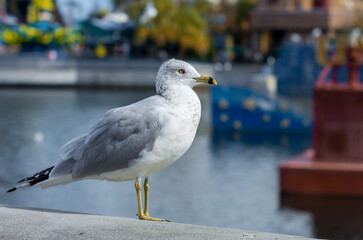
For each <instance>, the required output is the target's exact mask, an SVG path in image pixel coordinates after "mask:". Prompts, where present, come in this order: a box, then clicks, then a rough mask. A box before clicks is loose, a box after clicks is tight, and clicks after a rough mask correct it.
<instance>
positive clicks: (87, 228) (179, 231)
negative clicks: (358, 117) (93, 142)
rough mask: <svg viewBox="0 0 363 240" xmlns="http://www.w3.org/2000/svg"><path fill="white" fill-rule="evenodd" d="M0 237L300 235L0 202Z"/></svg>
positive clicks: (268, 238) (279, 238) (267, 238)
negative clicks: (52, 209) (54, 209)
mask: <svg viewBox="0 0 363 240" xmlns="http://www.w3.org/2000/svg"><path fill="white" fill-rule="evenodd" d="M0 239H1V240H7V239H67V240H68V239H242V240H243V239H253V240H294V239H298V240H303V239H308V238H304V237H299V236H288V235H280V234H272V233H262V232H253V231H244V230H237V229H227V228H217V227H206V226H197V225H187V224H179V223H160V222H149V221H141V220H137V219H136V218H135V219H128V218H121V217H110V216H99V215H87V214H79V213H69V212H60V211H51V210H44V209H43V210H42V209H20V208H14V207H9V206H0Z"/></svg>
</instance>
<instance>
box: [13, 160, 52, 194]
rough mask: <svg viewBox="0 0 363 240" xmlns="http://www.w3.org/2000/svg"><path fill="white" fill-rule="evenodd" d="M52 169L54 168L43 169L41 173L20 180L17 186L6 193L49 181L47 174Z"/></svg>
mask: <svg viewBox="0 0 363 240" xmlns="http://www.w3.org/2000/svg"><path fill="white" fill-rule="evenodd" d="M53 168H54V166H53V167H50V168H47V169H44V170H43V171H40V172H38V173H36V174H34V175H33V176H31V177H26V178H23V179H21V180H20V181H19V182H18V183H19V185H18V186H16V187H14V188H12V189H9V190H8V192H13V191H15V190H17V189H20V188H25V187H29V186H34V185H35V184H39V183H41V182H43V181H46V180H47V179H49V174H50V173H51V171H52V170H53Z"/></svg>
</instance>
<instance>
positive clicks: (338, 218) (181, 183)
mask: <svg viewBox="0 0 363 240" xmlns="http://www.w3.org/2000/svg"><path fill="white" fill-rule="evenodd" d="M153 93H154V91H153V90H119V91H92V90H74V89H60V90H55V89H52V90H49V89H7V90H1V91H0V116H1V118H0V133H1V136H2V137H1V139H0V164H1V165H0V166H1V168H0V204H6V205H12V206H20V207H36V208H50V209H57V210H65V211H75V212H85V213H93V214H102V215H114V216H122V217H131V218H135V214H136V210H137V206H136V196H135V192H134V191H135V190H134V184H133V182H120V183H113V182H106V181H95V180H87V181H82V182H77V183H72V184H69V185H63V186H56V187H53V188H49V189H45V190H44V189H38V188H29V189H24V190H20V191H16V192H14V193H12V194H8V193H6V192H5V191H6V190H7V189H9V188H11V187H13V186H14V184H15V183H16V181H18V180H19V179H21V178H23V177H26V176H29V175H31V174H33V173H34V172H36V171H39V170H42V169H44V168H47V167H49V166H52V165H54V164H55V163H56V162H57V161H58V160H59V158H60V157H59V148H60V147H61V146H63V145H64V144H65V143H66V142H67V141H68V140H70V139H71V138H73V137H75V136H77V135H79V134H82V133H84V132H86V131H88V129H89V128H90V127H91V126H92V124H94V123H95V122H96V121H97V120H98V119H99V118H100V117H101V116H102V114H103V113H104V112H105V111H107V110H108V109H110V108H114V107H118V106H123V105H127V104H129V103H132V102H135V101H137V100H140V99H142V98H144V97H147V96H150V95H152V94H153ZM198 94H199V96H200V98H201V101H202V106H203V113H202V120H201V124H200V127H199V131H198V134H197V136H196V138H195V141H194V144H193V145H192V147H191V148H190V150H189V151H188V152H187V153H186V154H185V155H184V156H183V157H182V158H181V159H179V160H178V161H177V162H176V163H175V164H173V165H172V166H170V167H168V168H166V169H163V170H161V171H159V172H157V173H155V174H153V175H152V176H151V177H150V185H151V193H150V194H151V195H150V201H151V204H150V212H151V214H152V215H153V216H155V217H163V218H167V219H169V220H171V221H173V222H181V223H189V224H198V225H211V226H219V227H228V228H238V229H248V230H256V231H263V232H274V233H284V234H293V235H303V236H307V237H318V238H330V239H363V228H362V227H361V226H362V224H361V223H362V222H363V208H362V206H363V199H349V198H316V197H298V196H294V197H293V196H283V197H280V194H279V189H278V186H279V184H278V181H279V179H278V169H277V165H278V163H279V162H281V161H285V160H287V159H289V158H290V157H292V156H294V155H296V154H299V153H300V152H302V151H304V150H305V149H307V148H309V147H310V146H311V136H310V135H290V136H287V135H278V134H275V135H274V134H272V135H271V134H270V135H266V134H252V133H248V134H245V133H243V134H242V133H217V132H213V131H211V127H210V114H211V113H210V109H209V108H210V99H209V92H208V91H207V90H201V91H198Z"/></svg>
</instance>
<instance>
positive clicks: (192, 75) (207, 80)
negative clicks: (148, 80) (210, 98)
mask: <svg viewBox="0 0 363 240" xmlns="http://www.w3.org/2000/svg"><path fill="white" fill-rule="evenodd" d="M203 83H204V84H215V85H216V84H217V82H216V80H214V79H213V78H211V77H208V76H203V75H200V74H199V73H198V72H197V70H195V68H194V67H193V66H192V65H190V64H189V63H187V62H184V61H181V60H177V59H174V58H173V59H170V60H168V61H166V62H165V63H163V64H162V65H161V66H160V68H159V71H158V74H157V76H156V92H157V93H162V92H163V91H165V90H167V89H168V88H170V87H174V86H181V85H183V86H189V87H191V88H193V87H194V86H196V85H199V84H203Z"/></svg>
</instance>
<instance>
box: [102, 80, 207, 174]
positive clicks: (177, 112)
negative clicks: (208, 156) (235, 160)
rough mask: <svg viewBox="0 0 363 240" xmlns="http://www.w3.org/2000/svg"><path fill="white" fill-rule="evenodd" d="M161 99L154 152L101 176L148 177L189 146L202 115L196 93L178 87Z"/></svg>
mask: <svg viewBox="0 0 363 240" xmlns="http://www.w3.org/2000/svg"><path fill="white" fill-rule="evenodd" d="M160 99H161V102H160ZM160 99H158V100H157V104H156V105H157V107H156V109H155V111H157V112H159V114H160V121H161V122H160V123H161V125H162V126H163V127H162V129H161V131H160V135H159V136H158V137H157V139H156V141H155V144H154V148H153V149H152V150H151V152H150V151H147V150H144V151H143V152H141V154H140V157H139V158H138V159H135V160H134V162H133V164H132V165H131V166H129V167H128V168H125V169H120V170H117V171H114V172H108V173H103V174H101V175H99V178H103V179H108V180H113V181H125V180H133V179H135V178H136V177H147V176H149V175H150V174H152V173H154V172H156V171H158V170H160V169H163V168H165V167H167V166H169V165H170V164H172V163H173V162H175V161H176V160H177V159H178V158H180V157H181V156H182V155H183V154H184V153H185V152H186V151H187V150H188V149H189V147H190V146H191V145H192V143H193V140H194V137H195V134H196V131H197V128H198V124H199V120H200V116H201V105H200V100H199V98H198V96H197V94H196V93H195V92H194V91H193V90H192V89H191V88H190V87H187V86H186V87H181V88H179V89H178V91H177V92H175V93H174V95H172V96H171V97H170V98H168V99H164V98H162V97H160Z"/></svg>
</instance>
